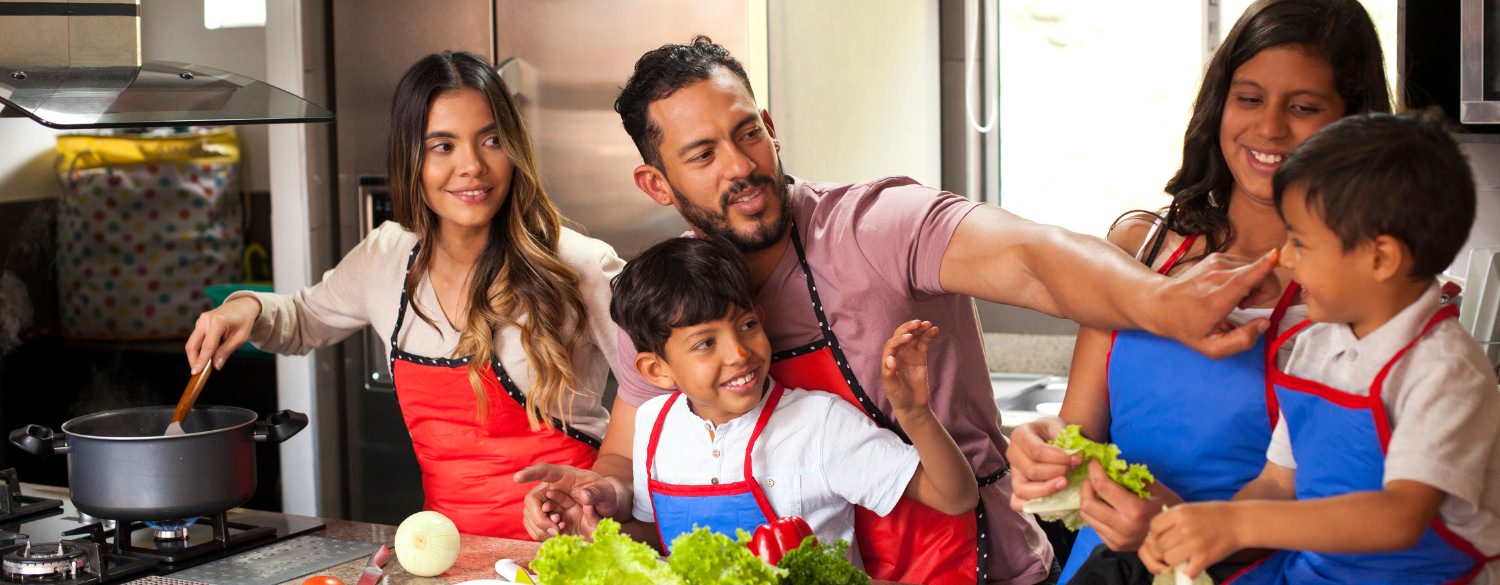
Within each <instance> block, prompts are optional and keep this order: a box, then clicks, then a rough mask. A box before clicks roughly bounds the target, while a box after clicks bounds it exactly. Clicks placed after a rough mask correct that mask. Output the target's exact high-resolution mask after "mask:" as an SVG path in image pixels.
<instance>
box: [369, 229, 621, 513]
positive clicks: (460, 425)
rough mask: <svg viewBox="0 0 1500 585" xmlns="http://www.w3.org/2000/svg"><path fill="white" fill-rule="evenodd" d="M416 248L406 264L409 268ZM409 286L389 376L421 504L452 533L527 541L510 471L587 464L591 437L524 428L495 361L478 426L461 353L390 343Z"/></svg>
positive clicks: (518, 397) (520, 400)
mask: <svg viewBox="0 0 1500 585" xmlns="http://www.w3.org/2000/svg"><path fill="white" fill-rule="evenodd" d="M416 254H417V248H415V247H413V248H412V255H411V258H409V259H408V260H407V262H406V269H407V270H408V271H410V270H411V264H412V260H414V259H415V258H416ZM408 299H409V291H407V290H404V289H403V290H402V291H401V306H400V309H398V312H397V313H396V326H395V327H394V328H392V330H391V377H392V380H393V381H394V383H395V387H396V400H397V402H398V403H399V404H400V406H401V416H402V418H404V419H405V420H406V428H407V430H408V431H409V432H410V433H411V442H412V448H413V450H414V451H416V454H417V463H418V464H420V465H421V468H422V490H423V492H424V493H425V495H426V504H425V506H424V507H425V508H426V509H428V510H432V511H435V512H438V513H441V514H442V515H444V516H447V517H448V518H449V519H450V520H453V522H454V524H456V525H458V530H459V532H462V533H464V534H477V535H483V536H498V537H502V538H514V539H518V540H530V539H531V537H530V536H529V535H527V533H526V529H525V528H524V527H523V526H522V525H521V511H522V509H523V498H524V497H525V496H526V493H527V492H528V491H530V490H529V488H528V487H526V486H522V485H519V484H517V483H515V482H514V481H512V480H511V476H512V475H514V474H515V473H516V472H517V471H520V470H521V469H522V468H524V467H526V466H528V465H531V464H533V463H555V464H558V465H572V466H575V467H581V468H584V469H587V468H590V467H593V465H594V459H595V457H597V456H598V453H599V440H598V439H595V438H593V437H590V436H588V435H585V434H583V433H581V432H579V431H578V430H576V429H573V428H566V429H564V430H558V429H562V428H563V425H562V423H561V422H560V421H558V420H556V419H553V420H552V421H551V422H552V426H547V427H543V428H541V429H540V430H537V431H533V430H531V426H530V423H529V422H528V421H527V418H526V395H525V394H523V393H522V392H521V390H520V389H519V388H517V387H516V383H515V381H513V380H511V378H510V375H508V374H507V373H506V372H505V368H504V367H502V366H501V365H500V363H499V362H498V361H497V360H494V359H492V360H490V363H489V364H488V365H487V366H486V367H485V368H484V374H485V375H484V376H483V377H482V379H481V382H482V385H483V387H484V391H485V394H486V395H487V396H488V398H489V413H488V414H489V417H488V418H487V419H486V421H485V423H484V424H480V423H479V422H478V419H477V417H476V413H477V410H478V402H477V400H476V399H475V396H474V389H473V386H471V385H470V384H469V372H468V364H469V358H467V357H466V358H462V359H450V358H431V357H426V356H419V355H415V354H411V353H408V352H405V351H402V350H401V348H400V347H398V346H397V345H396V339H397V335H398V334H399V333H400V332H401V322H402V321H403V320H404V319H405V317H406V305H407V303H408Z"/></svg>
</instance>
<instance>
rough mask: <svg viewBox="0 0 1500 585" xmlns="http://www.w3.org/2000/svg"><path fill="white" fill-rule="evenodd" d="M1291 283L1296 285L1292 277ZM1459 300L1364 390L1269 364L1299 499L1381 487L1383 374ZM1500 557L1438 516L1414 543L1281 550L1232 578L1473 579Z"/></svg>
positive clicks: (1387, 422) (1387, 421) (1245, 582)
mask: <svg viewBox="0 0 1500 585" xmlns="http://www.w3.org/2000/svg"><path fill="white" fill-rule="evenodd" d="M1293 286H1294V287H1295V286H1296V285H1293ZM1457 315H1458V309H1457V307H1454V306H1453V305H1445V306H1443V307H1442V308H1439V309H1438V310H1437V313H1436V314H1434V315H1433V316H1432V318H1430V319H1428V321H1427V324H1426V326H1424V327H1423V328H1422V331H1421V333H1418V334H1417V337H1416V339H1413V340H1411V342H1410V343H1407V344H1406V346H1405V347H1403V348H1401V351H1398V352H1396V355H1395V356H1392V357H1391V359H1390V361H1388V362H1386V364H1385V367H1383V368H1381V370H1380V373H1379V374H1377V375H1376V376H1375V381H1374V382H1373V383H1371V384H1370V392H1369V394H1368V395H1366V396H1358V395H1354V394H1350V393H1348V392H1344V391H1341V390H1338V389H1335V388H1330V387H1328V386H1325V385H1323V384H1320V383H1318V382H1316V381H1313V380H1308V379H1305V378H1298V377H1295V376H1292V375H1290V374H1287V373H1285V372H1282V371H1281V370H1280V369H1275V364H1274V363H1271V364H1269V366H1270V367H1271V369H1269V370H1268V371H1269V375H1270V378H1271V382H1272V384H1274V385H1275V387H1276V395H1277V398H1278V400H1279V402H1280V404H1281V412H1282V416H1283V417H1284V422H1283V423H1282V424H1285V425H1286V428H1287V431H1288V433H1289V434H1290V437H1291V442H1292V448H1293V452H1294V453H1295V455H1296V458H1297V475H1296V480H1295V485H1296V490H1297V499H1299V500H1312V499H1317V498H1329V497H1335V496H1340V495H1345V494H1349V493H1354V492H1360V491H1373V490H1379V489H1382V488H1384V477H1385V454H1386V449H1387V447H1388V446H1389V444H1390V440H1391V418H1390V414H1389V413H1388V412H1387V411H1386V408H1385V402H1384V401H1382V400H1381V396H1380V395H1381V391H1382V390H1383V389H1384V386H1385V377H1386V374H1388V373H1390V371H1391V367H1392V366H1394V365H1395V364H1396V362H1397V361H1399V360H1400V359H1401V357H1402V356H1404V355H1406V352H1407V350H1409V349H1411V347H1412V346H1413V345H1416V343H1417V341H1419V340H1420V339H1421V338H1422V337H1423V336H1424V335H1426V334H1427V332H1428V331H1429V330H1431V329H1432V328H1433V326H1435V325H1437V324H1438V323H1440V322H1442V321H1443V320H1444V319H1449V318H1453V317H1456V316H1457ZM1310 323H1311V321H1303V322H1301V323H1298V324H1297V325H1296V326H1295V327H1292V328H1291V329H1289V330H1288V331H1287V332H1286V333H1285V334H1283V335H1281V336H1280V337H1278V338H1277V339H1276V341H1275V342H1273V343H1272V344H1271V347H1270V351H1269V355H1271V356H1274V355H1276V350H1277V349H1279V348H1280V347H1281V345H1282V344H1283V343H1285V342H1286V341H1287V340H1288V339H1291V338H1292V337H1293V336H1295V335H1296V334H1297V333H1299V332H1301V331H1302V330H1304V329H1306V328H1307V326H1308V325H1309V324H1310ZM1496 558H1497V557H1485V556H1484V555H1483V554H1482V553H1480V552H1479V550H1478V549H1476V548H1475V547H1474V545H1473V544H1472V543H1470V542H1469V541H1467V540H1465V539H1464V538H1462V537H1460V536H1458V535H1457V534H1454V533H1453V531H1452V530H1450V529H1449V528H1448V527H1447V525H1445V524H1444V523H1443V521H1442V519H1441V518H1433V520H1432V524H1431V525H1430V526H1428V528H1427V530H1426V531H1424V532H1423V533H1422V537H1421V539H1420V540H1418V541H1417V544H1415V545H1413V546H1412V547H1410V548H1407V549H1404V550H1399V551H1392V552H1384V553H1364V554H1335V553H1320V552H1312V551H1279V552H1276V553H1275V554H1272V555H1271V556H1269V557H1267V558H1265V559H1263V560H1261V561H1260V562H1258V563H1256V564H1254V565H1251V566H1250V567H1247V568H1246V569H1245V570H1244V571H1241V572H1240V573H1239V574H1237V575H1235V576H1234V577H1233V578H1231V579H1230V580H1229V581H1228V582H1230V583H1236V584H1239V585H1250V584H1262V583H1287V584H1291V583H1297V584H1329V585H1332V584H1334V583H1386V584H1412V585H1416V584H1438V583H1469V582H1471V581H1473V580H1474V577H1475V576H1476V575H1478V574H1479V571H1480V570H1482V569H1483V568H1484V565H1485V563H1487V562H1490V561H1493V560H1495V559H1496Z"/></svg>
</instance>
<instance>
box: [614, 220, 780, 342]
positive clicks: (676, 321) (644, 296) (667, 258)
mask: <svg viewBox="0 0 1500 585" xmlns="http://www.w3.org/2000/svg"><path fill="white" fill-rule="evenodd" d="M612 285H613V288H614V299H612V300H611V301H610V302H609V316H610V318H611V319H614V320H615V323H617V324H619V326H620V327H621V328H623V329H624V330H625V333H627V334H629V335H630V341H631V342H633V343H635V349H636V351H646V352H651V353H655V354H657V355H662V349H663V348H664V347H665V346H666V344H667V339H668V338H670V337H671V336H672V329H673V328H676V327H691V326H693V325H697V324H699V323H703V322H706V321H712V320H714V319H719V318H721V317H723V316H724V315H726V314H728V313H729V310H730V308H731V307H739V308H741V309H745V310H750V309H752V308H754V307H755V293H754V291H753V289H752V287H751V285H750V270H749V268H746V267H745V259H744V258H743V257H741V256H740V254H739V253H738V252H736V251H735V250H734V248H731V247H730V246H729V245H728V244H725V243H723V242H719V241H716V240H708V239H699V238H672V239H670V240H667V241H665V242H662V243H660V244H657V245H655V246H651V247H650V248H648V249H646V251H645V252H642V253H641V255H640V256H636V258H635V260H631V261H630V263H628V264H626V265H625V269H624V270H622V271H620V274H619V276H616V277H615V279H614V281H613V282H612Z"/></svg>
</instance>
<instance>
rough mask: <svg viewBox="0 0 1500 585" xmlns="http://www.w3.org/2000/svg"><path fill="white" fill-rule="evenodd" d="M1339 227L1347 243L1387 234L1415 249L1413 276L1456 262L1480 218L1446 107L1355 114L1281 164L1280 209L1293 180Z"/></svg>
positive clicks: (1276, 184)
mask: <svg viewBox="0 0 1500 585" xmlns="http://www.w3.org/2000/svg"><path fill="white" fill-rule="evenodd" d="M1299 184H1300V185H1302V186H1304V187H1305V188H1306V190H1307V195H1306V205H1307V207H1308V209H1309V210H1310V211H1313V212H1315V213H1317V215H1318V216H1319V217H1321V218H1322V219H1323V223H1326V224H1328V227H1329V229H1331V230H1333V233H1335V234H1337V235H1338V237H1339V241H1340V242H1341V243H1342V244H1343V245H1344V250H1346V251H1347V250H1350V249H1353V248H1354V247H1355V246H1356V245H1358V244H1359V243H1360V242H1364V241H1368V240H1371V239H1374V238H1375V237H1376V236H1379V235H1381V234H1388V235H1390V236H1391V237H1394V238H1396V239H1397V240H1399V241H1400V242H1401V243H1402V244H1405V245H1406V247H1407V248H1408V249H1410V250H1411V254H1412V259H1413V266H1412V273H1411V277H1412V278H1414V279H1426V278H1431V277H1433V276H1436V275H1437V274H1438V273H1440V272H1442V271H1443V269H1445V268H1447V267H1448V265H1449V264H1450V263H1452V262H1453V258H1454V256H1456V255H1457V254H1458V251H1459V249H1460V248H1461V247H1462V246H1463V244H1464V241H1466V240H1467V239H1468V237H1469V229H1470V228H1471V227H1472V226H1473V224H1474V205H1475V203H1474V178H1473V176H1472V175H1471V171H1470V170H1469V164H1468V162H1467V161H1466V160H1465V159H1464V155H1463V153H1462V152H1460V151H1459V149H1458V144H1457V143H1456V142H1454V140H1453V136H1452V135H1451V134H1449V133H1448V129H1447V126H1446V123H1445V122H1444V121H1443V116H1442V113H1441V112H1440V111H1436V110H1433V109H1429V110H1426V111H1424V112H1421V113H1418V114H1403V115H1390V114H1367V115H1360V116H1350V117H1348V118H1344V119H1343V120H1340V121H1338V122H1334V123H1333V124H1330V125H1328V126H1325V127H1324V128H1323V129H1322V130H1319V131H1318V132H1317V133H1316V134H1314V135H1313V136H1312V137H1311V138H1308V139H1307V141H1305V142H1303V143H1302V145H1301V146H1298V147H1297V149H1296V150H1294V151H1292V153H1291V154H1290V155H1288V156H1287V158H1286V160H1285V161H1283V162H1282V163H1281V168H1279V169H1277V170H1276V175H1275V177H1274V178H1273V179H1272V182H1271V185H1272V189H1273V193H1274V196H1275V198H1276V208H1277V210H1280V209H1281V206H1282V198H1283V197H1284V196H1285V194H1286V190H1287V188H1288V187H1290V186H1292V185H1299Z"/></svg>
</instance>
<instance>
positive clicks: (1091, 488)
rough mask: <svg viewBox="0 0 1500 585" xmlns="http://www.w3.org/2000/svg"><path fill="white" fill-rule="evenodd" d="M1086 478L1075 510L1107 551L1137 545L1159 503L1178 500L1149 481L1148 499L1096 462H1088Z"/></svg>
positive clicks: (1160, 509)
mask: <svg viewBox="0 0 1500 585" xmlns="http://www.w3.org/2000/svg"><path fill="white" fill-rule="evenodd" d="M1088 469H1089V480H1088V481H1087V482H1085V483H1084V484H1083V490H1082V493H1081V494H1080V495H1079V501H1080V502H1082V506H1081V509H1080V510H1079V513H1080V514H1082V515H1083V519H1084V520H1085V521H1087V522H1088V523H1089V526H1092V527H1093V528H1094V531H1095V532H1098V533H1099V539H1100V540H1102V541H1104V545H1105V546H1108V547H1109V549H1110V550H1113V551H1122V552H1129V551H1134V550H1136V549H1138V548H1140V546H1141V542H1142V541H1144V540H1146V532H1147V530H1148V529H1149V528H1150V527H1151V519H1152V518H1155V517H1156V515H1157V514H1160V513H1161V511H1162V507H1163V506H1174V505H1177V504H1179V503H1181V502H1182V498H1179V497H1178V496H1177V494H1176V493H1173V492H1172V490H1170V489H1168V488H1167V487H1166V486H1164V485H1162V484H1161V483H1160V482H1155V483H1152V484H1151V486H1150V488H1148V489H1150V490H1151V498H1149V499H1144V498H1141V497H1140V496H1137V495H1135V494H1134V493H1132V492H1131V491H1130V490H1127V489H1125V488H1124V487H1123V486H1121V485H1120V484H1117V483H1115V482H1114V481H1113V480H1111V479H1109V474H1107V473H1105V472H1104V467H1103V466H1102V465H1099V462H1098V461H1090V462H1089V467H1088Z"/></svg>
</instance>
